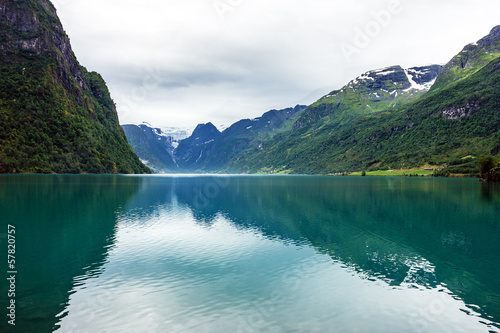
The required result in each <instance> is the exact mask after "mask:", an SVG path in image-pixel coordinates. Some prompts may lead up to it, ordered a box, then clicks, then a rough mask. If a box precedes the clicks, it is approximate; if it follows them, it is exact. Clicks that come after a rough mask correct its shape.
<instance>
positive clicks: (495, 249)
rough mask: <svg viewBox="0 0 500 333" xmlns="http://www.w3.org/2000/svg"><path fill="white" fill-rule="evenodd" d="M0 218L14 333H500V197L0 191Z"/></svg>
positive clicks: (306, 183) (212, 181) (55, 179)
mask: <svg viewBox="0 0 500 333" xmlns="http://www.w3.org/2000/svg"><path fill="white" fill-rule="evenodd" d="M0 214H1V219H2V225H1V227H2V228H3V230H0V249H1V252H2V253H4V255H2V256H0V257H3V258H4V263H3V264H2V267H4V269H3V273H2V274H4V276H5V278H2V282H1V284H0V286H1V288H2V289H1V290H0V292H1V294H0V295H2V297H0V300H1V302H2V303H1V308H2V309H5V310H3V311H4V312H5V313H3V314H2V317H3V320H2V322H1V326H0V332H75V333H76V332H78V333H80V332H89V333H90V332H92V333H93V332H162V333H163V332H173V333H175V332H194V333H199V332H201V333H203V332H216V333H219V332H221V333H224V332H230V333H235V332H245V333H246V332H500V324H499V323H500V282H499V281H500V278H499V277H500V257H499V256H500V186H499V185H498V184H483V183H480V182H478V181H477V180H475V179H464V180H462V179H430V178H425V179H424V178H383V177H380V178H377V177H319V176H318V177H313V176H310V177H309V176H219V177H216V176H177V177H170V176H90V175H89V176H52V175H51V176H0ZM9 224H10V225H12V226H13V227H15V230H16V234H15V237H16V238H15V245H16V253H15V259H16V267H15V268H16V272H17V273H16V283H15V288H16V296H15V297H14V299H15V302H16V326H15V327H14V326H12V325H9V324H8V323H7V320H8V317H7V316H6V315H7V312H8V310H7V309H6V308H7V307H8V306H9V301H10V299H11V298H9V297H7V295H8V290H9V284H8V281H7V280H6V278H8V277H9V275H8V273H7V272H8V271H9V268H8V267H7V253H8V242H9V238H8V236H7V234H8V225H9ZM5 318H7V320H5Z"/></svg>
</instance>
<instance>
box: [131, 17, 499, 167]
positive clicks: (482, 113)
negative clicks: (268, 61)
mask: <svg viewBox="0 0 500 333" xmlns="http://www.w3.org/2000/svg"><path fill="white" fill-rule="evenodd" d="M158 136H161V135H160V134H159V135H158ZM152 140H153V141H154V140H158V137H156V138H152ZM178 144H179V145H178V147H177V148H173V150H172V149H170V150H169V152H172V151H173V152H172V153H171V154H170V153H169V154H170V156H172V159H173V161H175V163H176V167H175V168H165V169H164V171H167V172H225V173H298V174H328V173H341V172H350V171H355V170H380V169H399V168H412V167H423V166H431V167H439V169H441V168H445V169H444V170H442V171H440V172H441V173H442V174H447V173H464V174H476V173H477V172H478V170H477V165H476V162H475V158H476V157H477V156H479V155H481V154H487V155H489V154H491V155H496V156H498V155H499V154H500V26H497V27H495V28H494V29H493V30H492V31H491V33H490V34H489V35H487V36H485V37H484V38H482V39H480V40H479V41H478V42H477V43H473V44H469V45H467V46H465V48H464V49H463V50H462V51H461V52H460V53H459V54H457V55H456V56H455V57H453V59H451V60H450V62H449V63H447V64H446V65H445V66H440V65H431V66H421V67H413V68H408V69H403V68H402V67H400V66H392V67H388V68H383V69H378V70H373V71H369V72H367V73H364V74H362V75H360V76H359V77H357V78H355V79H353V80H352V81H350V82H349V83H348V84H346V85H345V86H344V87H342V88H341V89H339V90H334V91H332V92H330V93H329V94H327V95H325V96H323V97H322V98H320V99H319V100H318V101H317V102H315V103H313V104H312V105H310V106H308V107H305V106H297V107H295V108H291V109H286V110H281V111H276V110H274V111H271V112H268V113H266V114H264V116H263V117H261V118H257V119H254V120H248V119H247V120H241V121H239V122H237V123H235V124H233V125H232V126H231V127H229V128H227V129H226V130H224V131H223V132H219V131H218V130H217V129H216V128H215V126H214V125H212V124H211V123H208V124H201V125H199V126H198V127H197V128H196V129H195V131H194V132H193V134H192V136H191V137H189V138H187V139H185V140H181V141H179V142H178ZM142 146H143V148H144V145H142ZM134 147H135V146H134ZM135 150H136V152H138V154H140V152H139V150H140V148H139V149H138V148H135ZM144 156H146V155H144Z"/></svg>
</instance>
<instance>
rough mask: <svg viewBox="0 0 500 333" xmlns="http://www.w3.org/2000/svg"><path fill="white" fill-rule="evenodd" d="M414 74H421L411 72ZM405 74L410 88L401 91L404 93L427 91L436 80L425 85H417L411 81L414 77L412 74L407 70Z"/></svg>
mask: <svg viewBox="0 0 500 333" xmlns="http://www.w3.org/2000/svg"><path fill="white" fill-rule="evenodd" d="M412 71H413V72H414V73H421V72H418V71H414V70H412ZM405 74H406V77H407V78H408V81H409V82H410V84H411V86H410V87H409V88H408V89H405V90H403V91H404V92H408V91H410V90H413V89H414V90H429V89H430V88H431V86H432V85H433V84H434V82H436V79H434V80H432V81H430V82H427V83H425V84H418V83H417V82H415V81H414V80H413V77H414V76H415V75H413V73H410V70H409V69H405Z"/></svg>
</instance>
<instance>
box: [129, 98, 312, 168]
mask: <svg viewBox="0 0 500 333" xmlns="http://www.w3.org/2000/svg"><path fill="white" fill-rule="evenodd" d="M305 108H306V106H301V105H298V106H296V107H294V108H288V109H284V110H271V111H269V112H266V113H265V114H263V115H262V117H259V118H255V119H244V120H240V121H238V122H236V123H234V124H233V125H231V126H229V127H228V128H226V129H225V130H223V131H222V132H221V131H219V130H218V129H217V128H216V127H215V125H213V124H212V123H207V124H200V125H198V126H197V127H196V128H195V130H194V131H193V133H192V135H191V136H190V137H188V138H186V139H183V140H179V139H178V138H175V137H174V136H173V135H171V133H176V132H178V131H177V130H174V131H173V132H171V133H170V134H169V133H168V132H165V131H163V130H162V129H160V128H153V127H151V125H149V124H142V125H123V126H122V127H123V129H124V131H125V133H126V135H127V138H128V140H129V142H130V144H131V146H132V148H133V149H134V151H135V152H136V153H137V155H138V156H139V157H140V159H141V160H142V161H143V162H144V163H146V164H147V165H148V166H149V167H151V168H152V169H153V170H155V171H156V172H160V173H169V172H218V171H219V170H220V169H221V168H222V167H224V166H225V165H226V164H227V163H228V162H229V161H230V160H232V159H233V158H234V157H235V156H237V155H238V154H239V153H240V152H242V151H243V150H244V149H246V148H247V147H248V146H249V145H250V144H251V143H252V142H254V140H256V139H264V138H265V137H270V135H272V134H274V133H275V132H277V131H278V129H280V130H282V129H283V125H285V124H286V123H290V125H291V122H290V121H291V120H292V119H295V117H296V116H297V115H298V114H300V112H302V111H303V110H305ZM171 130H173V129H172V128H171Z"/></svg>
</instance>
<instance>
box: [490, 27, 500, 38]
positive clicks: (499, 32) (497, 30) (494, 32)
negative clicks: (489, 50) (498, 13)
mask: <svg viewBox="0 0 500 333" xmlns="http://www.w3.org/2000/svg"><path fill="white" fill-rule="evenodd" d="M490 35H492V36H500V25H497V26H496V27H494V28H493V29H491V32H490Z"/></svg>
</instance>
